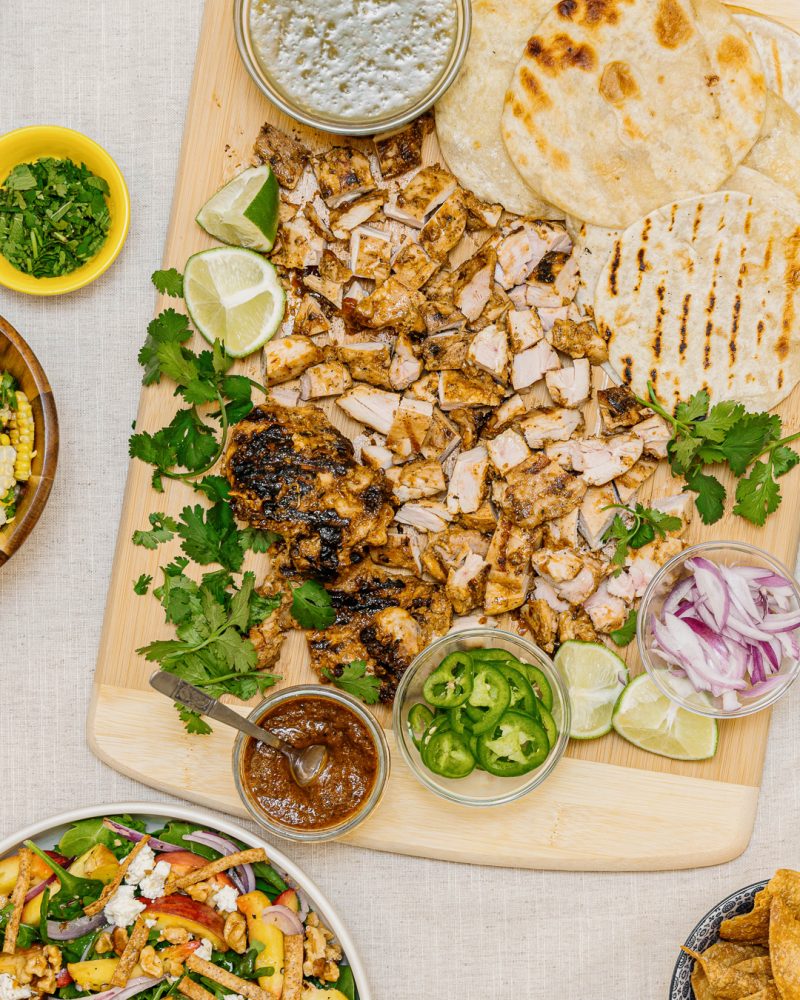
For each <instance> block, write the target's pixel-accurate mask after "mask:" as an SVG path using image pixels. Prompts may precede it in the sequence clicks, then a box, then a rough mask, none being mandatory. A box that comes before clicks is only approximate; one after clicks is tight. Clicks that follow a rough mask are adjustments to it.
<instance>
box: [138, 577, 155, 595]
mask: <svg viewBox="0 0 800 1000" xmlns="http://www.w3.org/2000/svg"><path fill="white" fill-rule="evenodd" d="M152 582H153V578H152V576H148V575H147V574H146V573H142V575H141V576H140V577H139V578H138V580H134V582H133V592H134V594H138V595H139V597H144V595H145V594H146V593H147V591H148V590H149V589H150V584H151V583H152Z"/></svg>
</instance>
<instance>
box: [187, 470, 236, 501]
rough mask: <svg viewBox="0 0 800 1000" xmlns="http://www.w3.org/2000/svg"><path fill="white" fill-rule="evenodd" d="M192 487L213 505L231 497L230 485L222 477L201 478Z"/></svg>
mask: <svg viewBox="0 0 800 1000" xmlns="http://www.w3.org/2000/svg"><path fill="white" fill-rule="evenodd" d="M192 486H193V487H194V488H195V489H196V490H197V492H198V493H204V494H205V495H206V496H207V497H208V499H209V500H213V501H214V502H215V503H217V502H219V501H220V500H227V499H228V497H229V496H230V495H231V488H230V485H229V484H228V480H227V479H226V478H225V477H224V476H203V478H202V479H200V480H199V481H198V482H195V483H192Z"/></svg>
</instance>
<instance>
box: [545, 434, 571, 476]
mask: <svg viewBox="0 0 800 1000" xmlns="http://www.w3.org/2000/svg"><path fill="white" fill-rule="evenodd" d="M579 447H580V443H579V442H578V441H575V440H572V439H570V440H569V441H553V442H551V443H550V444H546V445H545V446H544V453H545V455H547V457H548V458H549V459H552V461H554V462H558V464H559V465H561V466H563V467H564V468H565V469H574V468H575V456H576V455H577V453H578V448H579Z"/></svg>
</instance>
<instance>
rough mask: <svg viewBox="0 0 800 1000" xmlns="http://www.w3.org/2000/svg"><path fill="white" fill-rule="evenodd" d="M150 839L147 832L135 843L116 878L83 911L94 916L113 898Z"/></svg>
mask: <svg viewBox="0 0 800 1000" xmlns="http://www.w3.org/2000/svg"><path fill="white" fill-rule="evenodd" d="M149 839H150V834H149V833H145V834H144V835H143V836H142V839H141V840H140V841H138V843H136V844H135V845H134V848H133V850H132V851H131V853H130V854H129V855H128V856H127V857H126V858H125V859H124V860H123V861H120V863H119V868H118V869H117V872H116V874H115V875H114V878H113V879H112V880H111V881H110V882H109V883H108V885H107V886H106V887H105V889H103V891H102V892H101V893H100V895H99V897H98V898H97V899H96V900H95V901H94V902H93V903H89V905H88V906H84V908H83V912H84V913H85V914H86V916H87V917H93V916H94V915H95V914H96V913H100V911H101V910H103V909H104V908H105V905H106V903H107V902H108V901H109V899H111V897H112V896H113V895H114V893H115V892H116V891H117V889H119V887H120V885H121V884H122V880H123V879H124V878H125V873H126V872H127V870H128V869H129V868H130V866H131V862H132V861H133V859H134V858H135V857H136V856H137V855H138V854H139V853H140V852H141V851H142V850H143V848H144V847H145V846H146V844H147V841H148V840H149Z"/></svg>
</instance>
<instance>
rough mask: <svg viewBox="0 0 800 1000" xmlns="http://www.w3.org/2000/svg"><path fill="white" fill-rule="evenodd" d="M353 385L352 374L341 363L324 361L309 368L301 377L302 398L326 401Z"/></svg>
mask: <svg viewBox="0 0 800 1000" xmlns="http://www.w3.org/2000/svg"><path fill="white" fill-rule="evenodd" d="M352 384H353V380H352V379H351V378H350V373H349V372H348V370H347V369H346V368H345V366H344V365H343V364H342V363H341V362H340V361H323V362H322V364H319V365H313V366H312V367H311V368H307V369H306V370H305V371H304V372H303V374H302V375H301V376H300V398H301V399H303V400H307V399H324V398H325V397H326V396H339V395H341V394H342V393H343V392H344V391H345V390H346V389H349V388H350V386H351V385H352Z"/></svg>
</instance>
